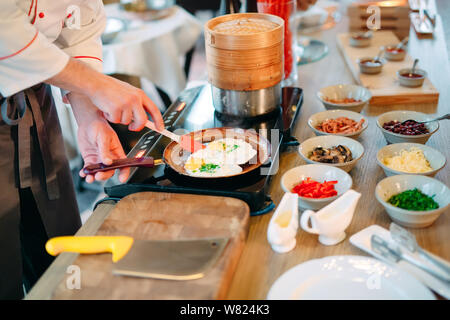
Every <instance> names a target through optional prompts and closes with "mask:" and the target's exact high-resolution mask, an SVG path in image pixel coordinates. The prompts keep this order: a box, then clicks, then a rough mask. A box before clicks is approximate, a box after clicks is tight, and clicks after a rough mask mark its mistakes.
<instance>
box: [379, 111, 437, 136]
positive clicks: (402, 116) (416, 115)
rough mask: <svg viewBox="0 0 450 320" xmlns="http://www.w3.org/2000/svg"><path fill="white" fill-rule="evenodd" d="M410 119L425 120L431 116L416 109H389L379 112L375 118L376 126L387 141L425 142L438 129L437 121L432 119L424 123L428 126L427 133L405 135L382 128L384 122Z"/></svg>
mask: <svg viewBox="0 0 450 320" xmlns="http://www.w3.org/2000/svg"><path fill="white" fill-rule="evenodd" d="M410 119H411V120H415V121H427V120H431V119H433V118H432V117H430V116H428V115H427V114H425V113H422V112H417V111H390V112H386V113H383V114H381V115H380V116H379V117H378V118H377V126H378V128H380V130H381V132H382V133H383V136H384V138H385V139H386V141H387V142H388V143H400V142H413V143H423V144H425V143H426V142H427V141H428V139H430V137H431V135H432V134H433V133H435V132H436V131H437V130H438V129H439V121H433V122H429V123H427V124H425V126H426V127H427V128H428V131H429V133H426V134H420V135H416V136H407V135H404V134H399V133H394V132H392V131H389V130H386V129H384V128H383V124H385V123H386V122H390V121H399V122H403V121H406V120H410Z"/></svg>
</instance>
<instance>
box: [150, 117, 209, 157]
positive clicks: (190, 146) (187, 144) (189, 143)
mask: <svg viewBox="0 0 450 320" xmlns="http://www.w3.org/2000/svg"><path fill="white" fill-rule="evenodd" d="M145 126H146V127H147V128H149V129H150V130H153V131H156V132H158V133H160V134H162V135H163V136H166V137H168V138H170V139H172V140H173V141H176V142H178V143H179V144H180V147H181V148H182V149H184V150H186V151H189V152H191V153H194V152H196V151H198V150H201V149H204V148H206V146H205V145H204V144H202V143H201V142H200V141H197V140H195V139H194V137H192V136H191V135H190V134H184V135H182V136H180V135H178V134H175V133H173V132H170V131H169V130H166V129H163V130H158V129H157V128H156V126H155V124H154V123H153V122H151V121H147V123H146V124H145Z"/></svg>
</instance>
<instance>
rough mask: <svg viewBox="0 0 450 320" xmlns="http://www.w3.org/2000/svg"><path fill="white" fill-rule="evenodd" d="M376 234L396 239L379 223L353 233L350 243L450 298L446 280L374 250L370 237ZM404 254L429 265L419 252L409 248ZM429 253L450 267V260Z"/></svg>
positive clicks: (387, 238)
mask: <svg viewBox="0 0 450 320" xmlns="http://www.w3.org/2000/svg"><path fill="white" fill-rule="evenodd" d="M374 234H376V235H377V236H379V237H381V238H382V239H383V240H385V241H387V242H388V243H392V242H393V241H394V240H392V238H391V233H390V232H389V230H387V229H385V228H383V227H380V226H379V225H376V224H373V225H371V226H369V227H367V228H365V229H363V230H361V231H359V232H357V233H355V234H354V235H352V236H351V237H350V239H349V240H350V243H351V244H352V245H354V246H355V247H358V248H359V249H361V250H363V251H365V252H367V253H368V254H371V255H373V256H374V257H375V258H377V259H380V260H381V261H383V262H386V263H387V264H390V265H393V266H395V267H397V268H400V269H402V270H403V271H406V272H408V273H409V274H411V275H412V276H414V277H415V278H416V279H417V280H419V281H420V282H422V283H423V284H425V285H426V286H427V287H428V288H430V289H432V290H433V291H435V292H437V293H438V294H440V295H441V296H443V297H444V298H446V299H450V285H449V284H447V283H446V282H445V281H442V280H439V279H437V278H435V277H433V276H432V275H430V274H429V273H428V272H425V271H423V270H422V269H420V268H418V267H416V266H415V265H413V264H411V263H409V262H406V261H405V260H400V261H398V262H392V261H390V260H388V259H386V258H385V257H383V256H382V255H380V254H378V253H376V252H375V251H373V250H372V245H371V243H370V239H371V238H372V235H374ZM402 251H403V254H405V255H407V256H409V257H410V258H413V259H416V260H418V261H421V262H423V263H424V264H425V265H429V262H428V261H426V259H423V257H422V256H421V255H420V254H419V253H418V252H414V253H412V252H409V250H408V249H406V248H405V249H403V247H402ZM427 254H430V255H432V256H434V258H435V259H438V260H440V262H441V263H443V264H446V265H448V266H449V267H450V263H449V262H448V261H445V260H443V259H441V258H440V257H438V256H435V255H433V254H432V253H431V252H427Z"/></svg>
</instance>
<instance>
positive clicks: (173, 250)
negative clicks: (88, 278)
mask: <svg viewBox="0 0 450 320" xmlns="http://www.w3.org/2000/svg"><path fill="white" fill-rule="evenodd" d="M228 240H229V239H228V238H208V239H192V240H191V239H189V240H135V239H133V238H132V237H126V236H88V237H71V236H65V237H56V238H52V239H50V240H48V241H47V244H46V246H45V248H46V250H47V252H48V253H49V254H51V255H53V256H56V255H58V254H60V253H61V252H76V253H82V254H96V253H106V252H110V253H112V260H113V262H114V266H113V273H114V274H118V275H128V276H135V277H146V278H156V279H168V280H193V279H199V278H202V277H204V275H205V273H206V272H207V271H208V270H209V269H210V268H211V267H212V266H213V265H214V264H215V263H216V261H217V259H218V258H219V257H220V256H221V255H222V252H223V250H224V249H225V247H226V245H227V243H228Z"/></svg>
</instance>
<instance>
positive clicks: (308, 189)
mask: <svg viewBox="0 0 450 320" xmlns="http://www.w3.org/2000/svg"><path fill="white" fill-rule="evenodd" d="M352 183H353V182H352V178H351V177H350V175H349V174H348V173H347V172H345V171H344V170H342V169H339V168H337V167H331V166H327V165H322V164H307V165H303V166H298V167H295V168H292V169H290V170H288V171H287V172H286V173H285V174H284V175H283V176H282V177H281V188H282V189H283V190H284V191H285V192H292V193H296V194H298V206H299V208H300V209H301V210H305V209H310V210H319V209H321V208H323V207H325V206H326V205H328V204H329V203H331V202H332V201H334V200H335V199H336V198H338V197H339V196H340V195H342V194H343V193H345V192H346V191H347V190H349V189H350V188H351V187H352Z"/></svg>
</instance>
